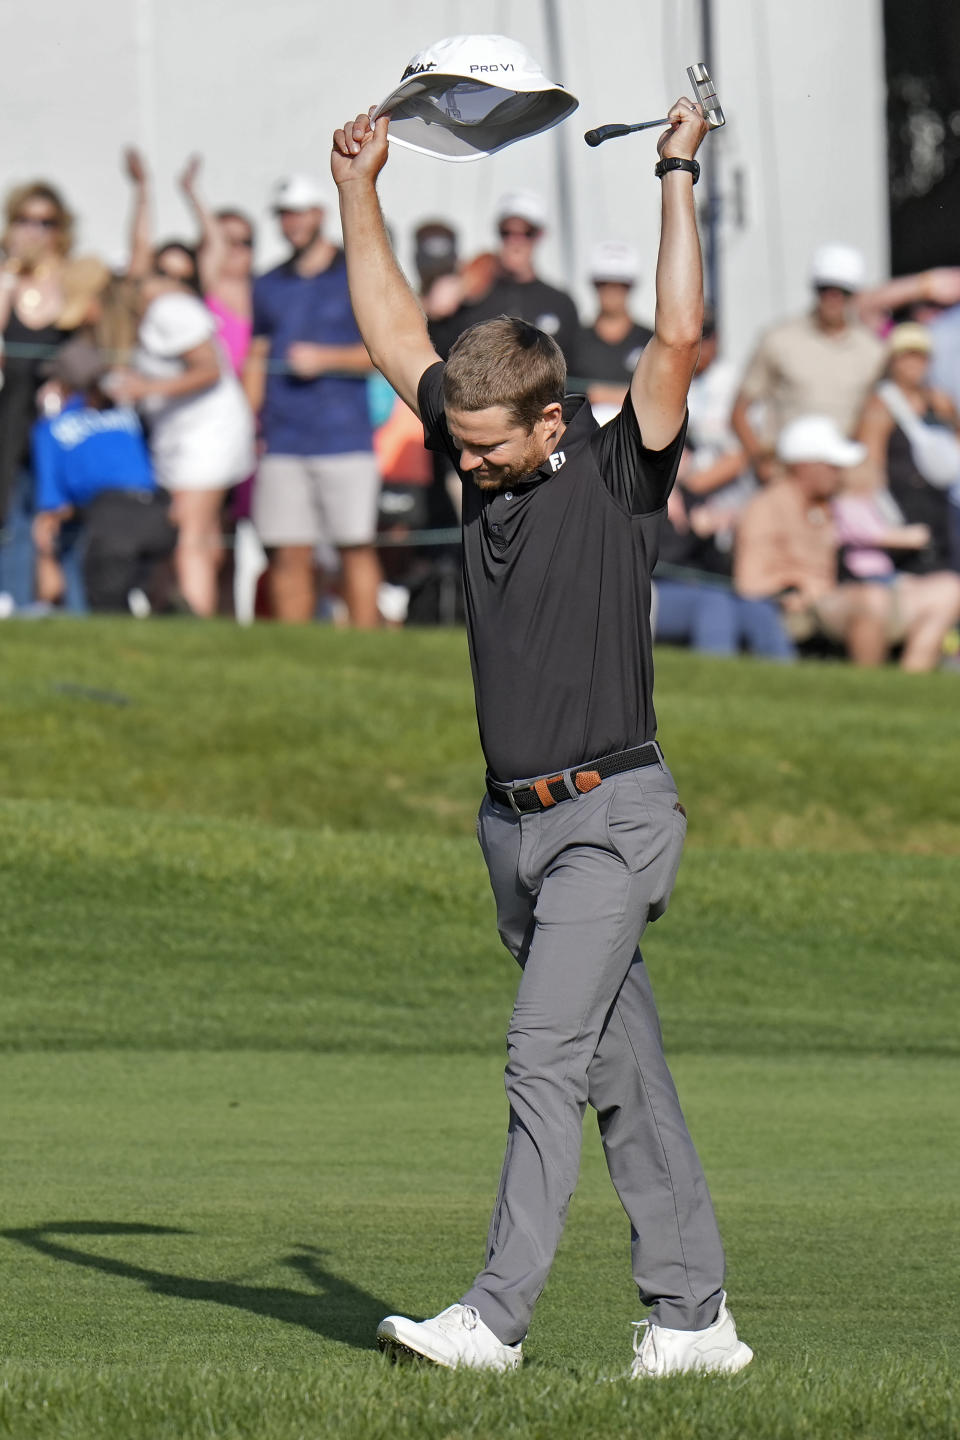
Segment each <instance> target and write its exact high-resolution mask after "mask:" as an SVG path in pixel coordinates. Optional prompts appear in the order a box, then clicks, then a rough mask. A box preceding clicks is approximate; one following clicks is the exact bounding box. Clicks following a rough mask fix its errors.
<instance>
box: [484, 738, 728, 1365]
mask: <svg viewBox="0 0 960 1440" xmlns="http://www.w3.org/2000/svg"><path fill="white" fill-rule="evenodd" d="M477 828H478V835H479V839H480V844H481V847H482V849H483V853H484V858H485V859H486V862H487V868H488V869H489V871H490V880H491V884H492V885H493V892H494V896H495V897H496V902H497V924H498V928H499V931H500V937H501V939H502V940H503V943H504V944H505V945H506V947H507V949H508V950H509V951H510V952H511V954H512V955H514V957H515V958H516V959H517V960H518V961H519V963H520V965H521V967H522V968H523V976H522V978H521V980H520V987H519V990H518V992H517V1000H516V1004H515V1006H514V1010H513V1016H512V1019H511V1022H510V1029H509V1032H508V1035H507V1054H508V1063H507V1070H506V1090H507V1097H508V1099H509V1101H510V1125H509V1130H508V1135H507V1150H506V1155H505V1157H504V1162H503V1172H502V1174H501V1177H500V1189H499V1193H498V1195H497V1201H496V1205H495V1206H494V1211H493V1218H492V1220H491V1222H490V1233H489V1236H488V1240H487V1263H486V1265H485V1267H484V1269H483V1270H482V1271H481V1272H480V1274H479V1275H478V1276H477V1278H476V1280H475V1281H474V1284H473V1286H472V1287H471V1289H470V1290H469V1291H468V1293H467V1294H466V1295H465V1296H464V1297H463V1303H464V1304H467V1305H473V1306H475V1307H476V1309H477V1310H478V1311H479V1314H480V1317H481V1319H482V1320H483V1321H484V1323H485V1324H486V1325H488V1326H489V1327H490V1329H491V1330H492V1331H493V1333H494V1334H495V1335H496V1336H497V1337H498V1338H499V1339H500V1340H501V1341H503V1342H504V1343H505V1344H514V1343H516V1341H518V1340H521V1339H522V1338H523V1336H524V1335H525V1334H526V1332H527V1328H528V1326H529V1324H530V1319H531V1316H532V1314H533V1307H534V1305H535V1304H536V1302H537V1300H538V1298H539V1296H540V1293H541V1291H542V1290H543V1287H544V1285H545V1284H546V1281H547V1275H548V1274H549V1271H550V1266H551V1265H552V1263H553V1257H554V1255H555V1253H556V1249H557V1246H558V1244H559V1243H560V1236H561V1234H562V1232H563V1225H564V1221H565V1219H566V1214H567V1207H568V1205H569V1202H570V1197H571V1195H572V1194H573V1190H574V1187H575V1185H576V1182H577V1174H578V1171H579V1168H580V1144H581V1137H582V1130H583V1114H584V1109H585V1107H586V1104H587V1102H588V1101H589V1103H590V1104H591V1105H592V1106H593V1107H594V1108H595V1110H596V1112H597V1120H598V1122H599V1126H600V1136H601V1139H602V1142H603V1149H604V1154H605V1156H606V1160H607V1167H608V1169H609V1171H610V1178H611V1180H612V1181H613V1184H614V1186H615V1188H616V1191H617V1194H618V1195H619V1197H620V1200H621V1203H622V1205H623V1208H624V1210H625V1211H626V1212H627V1216H628V1218H629V1220H630V1226H631V1238H632V1263H633V1274H634V1278H635V1279H636V1282H637V1285H638V1287H639V1290H640V1298H641V1299H642V1300H643V1302H644V1303H645V1304H648V1305H652V1306H653V1307H654V1308H653V1316H652V1318H654V1319H656V1320H657V1321H658V1322H659V1323H660V1324H661V1325H666V1326H668V1327H670V1328H672V1329H677V1330H700V1329H703V1328H704V1327H706V1326H707V1325H711V1324H712V1323H713V1321H714V1319H715V1318H716V1315H717V1310H718V1308H719V1303H720V1291H721V1287H722V1285H723V1274H724V1260H723V1247H722V1245H721V1243H720V1236H719V1233H718V1231H717V1224H716V1220H715V1218H714V1214H713V1207H712V1205H711V1202H710V1195H709V1192H708V1190H707V1183H706V1180H705V1179H704V1175H703V1171H702V1169H701V1166H700V1161H699V1159H698V1158H697V1153H696V1151H695V1149H694V1147H693V1142H692V1140H691V1139H690V1135H689V1133H688V1131H687V1127H686V1123H685V1121H684V1118H683V1114H682V1112H681V1110H680V1102H679V1100H678V1098H677V1092H676V1089H675V1087H674V1084H673V1079H672V1077H671V1075H670V1071H669V1069H668V1068H667V1062H666V1060H665V1059H664V1055H663V1044H662V1040H661V1034H660V1022H659V1020H658V1018H657V1010H656V1005H655V1003H654V999H653V992H652V991H651V989H650V981H649V979H648V977H647V972H646V967H645V965H644V963H643V959H642V957H641V955H640V951H639V950H638V949H637V940H638V938H639V936H640V935H641V934H642V932H643V930H644V928H645V926H646V924H647V922H648V920H656V919H658V918H659V917H660V916H661V915H662V914H663V912H664V910H665V909H666V907H667V902H668V900H669V898H670V892H671V890H672V889H673V884H674V881H675V879H676V874H677V869H678V867H679V864H680V855H681V852H682V850H683V840H684V835H685V832H686V819H685V817H684V815H683V812H682V811H681V810H680V809H679V808H678V802H677V791H676V787H675V785H674V781H673V777H672V776H671V774H670V772H669V770H667V768H666V766H661V765H652V766H646V767H644V768H643V769H641V770H632V771H628V772H626V773H625V774H623V775H617V776H613V777H611V778H609V779H607V780H604V782H603V784H602V785H600V786H598V787H597V789H595V790H592V791H590V792H589V793H588V794H586V795H580V796H578V797H577V798H576V799H571V800H568V801H564V802H562V803H560V804H558V805H557V806H556V807H555V808H553V807H552V808H550V809H548V810H545V811H543V812H541V813H536V814H531V815H522V816H519V815H516V814H515V813H514V812H513V810H512V809H508V808H507V807H506V806H503V805H500V804H497V803H495V802H494V801H492V800H490V799H489V798H488V799H485V800H484V802H483V805H482V806H481V808H480V815H479V820H478V827H477Z"/></svg>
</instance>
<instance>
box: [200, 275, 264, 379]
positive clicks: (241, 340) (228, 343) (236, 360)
mask: <svg viewBox="0 0 960 1440" xmlns="http://www.w3.org/2000/svg"><path fill="white" fill-rule="evenodd" d="M204 301H205V303H206V306H207V309H208V310H209V311H210V313H211V315H214V316H216V320H217V331H218V333H219V336H220V340H221V342H222V344H223V346H224V349H225V350H226V352H227V354H228V355H229V357H230V364H231V365H232V366H233V368H234V371H235V372H236V374H237V375H239V374H240V372H241V370H242V369H243V362H244V361H245V360H246V358H247V351H248V350H249V349H250V341H251V339H252V336H253V317H252V316H251V318H250V319H245V318H244V317H243V316H242V315H238V314H237V312H236V310H231V309H230V307H229V306H227V305H224V303H223V301H222V300H218V299H217V297H216V296H215V295H205V296H204Z"/></svg>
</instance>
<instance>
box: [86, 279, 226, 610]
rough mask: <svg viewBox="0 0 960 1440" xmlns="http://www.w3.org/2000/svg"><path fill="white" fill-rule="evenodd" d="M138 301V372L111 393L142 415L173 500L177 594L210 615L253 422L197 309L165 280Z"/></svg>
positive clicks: (191, 297) (212, 327)
mask: <svg viewBox="0 0 960 1440" xmlns="http://www.w3.org/2000/svg"><path fill="white" fill-rule="evenodd" d="M142 296H143V303H144V307H145V308H144V314H143V319H142V321H141V323H140V330H139V334H138V337H137V346H138V348H137V351H136V354H135V356H134V366H135V368H134V369H133V370H124V371H115V372H114V373H113V375H111V376H110V377H109V380H108V384H109V387H110V394H111V395H112V396H113V397H114V399H116V400H118V401H121V402H122V403H126V404H131V403H135V404H138V405H139V407H140V410H141V412H142V414H143V416H144V419H145V421H146V423H147V426H148V431H149V437H150V451H151V454H152V456H153V463H154V469H155V471H156V476H157V481H158V483H159V484H160V485H162V486H163V488H164V489H165V490H168V491H169V492H170V494H171V496H172V497H173V503H172V505H171V510H170V516H171V519H172V520H173V522H174V524H175V525H176V526H177V528H178V531H179V539H178V542H177V549H176V552H175V555H174V564H175V567H176V573H177V582H178V584H179V587H180V592H181V594H182V595H183V598H184V599H185V600H186V602H187V604H188V605H189V606H190V608H191V610H192V611H193V612H194V614H196V615H212V614H214V612H215V611H216V608H217V574H218V572H219V569H220V566H221V564H222V561H223V543H222V538H221V524H220V512H221V509H222V506H223V498H224V495H225V494H226V492H227V490H229V489H230V487H231V486H233V485H236V484H238V483H239V482H240V481H241V480H244V479H245V478H246V477H247V476H248V475H249V474H250V472H251V471H252V469H253V467H254V464H255V450H254V422H253V416H252V414H251V411H250V407H249V405H248V404H247V401H246V397H245V396H244V393H243V391H242V389H241V388H240V384H239V381H238V380H237V378H236V376H235V375H234V373H233V370H232V368H231V366H230V362H229V360H228V359H227V357H226V355H225V354H224V352H223V349H222V347H221V345H220V342H219V340H218V339H217V324H216V320H215V319H214V317H213V316H212V315H211V314H210V311H209V310H208V309H207V307H206V306H205V305H204V304H203V302H202V300H200V299H199V297H198V296H197V295H196V294H194V293H193V292H192V291H190V290H188V289H187V288H186V287H185V286H183V285H181V284H179V283H178V282H176V281H173V280H169V279H167V278H166V277H161V276H152V277H151V278H150V279H149V280H147V281H146V282H145V283H144V285H143V288H142Z"/></svg>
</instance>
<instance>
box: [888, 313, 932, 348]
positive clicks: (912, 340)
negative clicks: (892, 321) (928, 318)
mask: <svg viewBox="0 0 960 1440" xmlns="http://www.w3.org/2000/svg"><path fill="white" fill-rule="evenodd" d="M932 349H933V341H932V340H931V338H930V331H929V330H928V329H927V327H926V325H918V324H917V323H916V321H915V320H911V321H908V322H907V323H906V324H904V325H895V326H894V327H893V329H892V330H891V331H890V334H889V335H888V336H887V354H888V355H903V354H905V353H906V352H908V351H910V350H918V351H920V353H921V354H923V355H929V354H930V352H931V350H932Z"/></svg>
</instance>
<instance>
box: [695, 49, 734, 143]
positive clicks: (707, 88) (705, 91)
mask: <svg viewBox="0 0 960 1440" xmlns="http://www.w3.org/2000/svg"><path fill="white" fill-rule="evenodd" d="M687 74H688V76H689V77H690V84H691V85H692V86H693V90H694V94H695V95H696V97H697V104H698V105H700V106H702V107H703V113H704V116H705V117H706V121H707V124H708V125H709V126H710V129H711V130H719V129H720V126H721V125H725V124H726V123H727V122H726V119H725V117H724V114H723V111H722V110H721V109H720V101H719V100H718V99H717V91H716V88H715V86H714V83H713V81H712V80H711V79H710V71H709V70H708V69H707V67H706V65H702V64H701V65H688V66H687Z"/></svg>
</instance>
